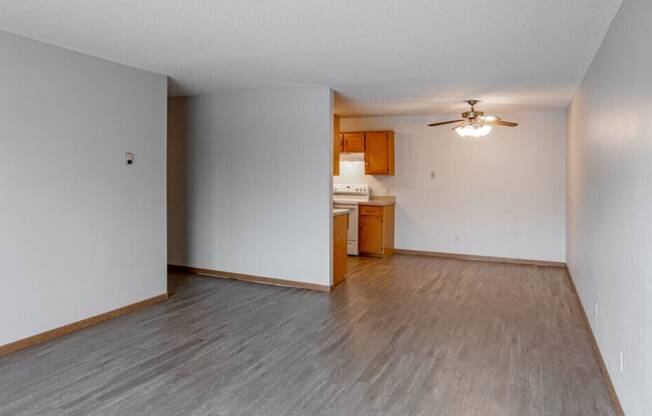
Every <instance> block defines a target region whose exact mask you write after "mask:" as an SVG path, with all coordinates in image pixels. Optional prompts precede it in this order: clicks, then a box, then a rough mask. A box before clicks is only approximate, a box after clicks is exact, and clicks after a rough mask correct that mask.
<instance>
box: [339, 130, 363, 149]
mask: <svg viewBox="0 0 652 416" xmlns="http://www.w3.org/2000/svg"><path fill="white" fill-rule="evenodd" d="M364 147H365V133H363V132H360V133H342V151H343V152H344V153H362V152H364Z"/></svg>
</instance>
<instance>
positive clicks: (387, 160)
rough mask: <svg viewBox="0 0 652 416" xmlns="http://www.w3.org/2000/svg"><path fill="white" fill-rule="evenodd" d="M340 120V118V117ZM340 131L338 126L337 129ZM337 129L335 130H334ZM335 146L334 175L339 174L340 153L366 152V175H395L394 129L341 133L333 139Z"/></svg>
mask: <svg viewBox="0 0 652 416" xmlns="http://www.w3.org/2000/svg"><path fill="white" fill-rule="evenodd" d="M338 122H339V118H338ZM336 130H338V131H339V124H338V128H337V129H336ZM334 131H335V130H334ZM333 143H334V146H335V155H336V156H335V157H336V161H335V162H334V163H335V164H336V165H337V167H335V166H333V172H336V173H334V175H339V171H340V168H339V163H337V161H338V160H339V154H340V153H364V162H365V164H364V173H365V175H394V132H393V131H356V132H344V133H341V134H340V139H339V140H338V139H337V137H336V138H334V139H333Z"/></svg>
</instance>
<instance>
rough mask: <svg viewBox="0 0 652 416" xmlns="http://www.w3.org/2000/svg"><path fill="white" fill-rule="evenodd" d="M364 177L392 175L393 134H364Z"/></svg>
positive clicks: (389, 132)
mask: <svg viewBox="0 0 652 416" xmlns="http://www.w3.org/2000/svg"><path fill="white" fill-rule="evenodd" d="M364 162H365V163H364V173H365V175H394V132H392V131H373V132H371V131H370V132H366V133H365V151H364Z"/></svg>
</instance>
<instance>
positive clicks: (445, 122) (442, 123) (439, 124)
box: [428, 119, 464, 127]
mask: <svg viewBox="0 0 652 416" xmlns="http://www.w3.org/2000/svg"><path fill="white" fill-rule="evenodd" d="M460 121H464V119H459V120H450V121H442V122H440V123H432V124H428V126H430V127H434V126H443V125H444V124H452V123H459V122H460Z"/></svg>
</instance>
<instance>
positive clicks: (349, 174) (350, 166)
mask: <svg viewBox="0 0 652 416" xmlns="http://www.w3.org/2000/svg"><path fill="white" fill-rule="evenodd" d="M383 179H386V178H383V177H381V176H371V175H365V174H364V161H359V160H340V174H339V176H334V177H333V183H336V184H340V183H354V184H358V183H359V184H366V185H369V190H370V192H371V195H372V196H373V195H377V196H382V195H391V189H390V187H389V184H387V183H385V182H384V180H383Z"/></svg>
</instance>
